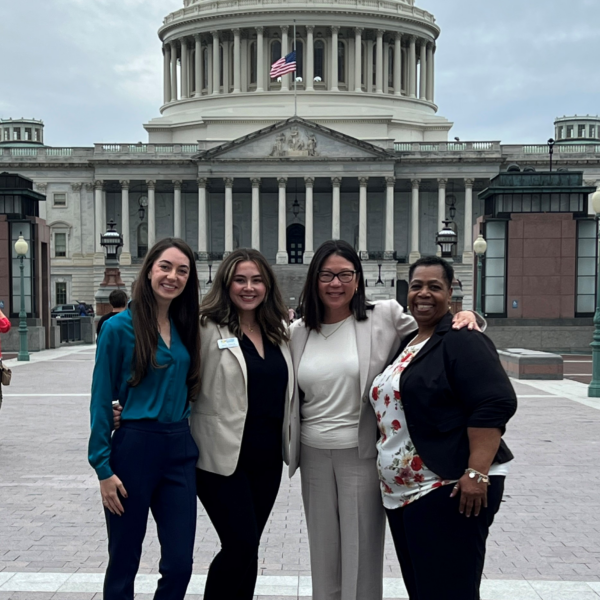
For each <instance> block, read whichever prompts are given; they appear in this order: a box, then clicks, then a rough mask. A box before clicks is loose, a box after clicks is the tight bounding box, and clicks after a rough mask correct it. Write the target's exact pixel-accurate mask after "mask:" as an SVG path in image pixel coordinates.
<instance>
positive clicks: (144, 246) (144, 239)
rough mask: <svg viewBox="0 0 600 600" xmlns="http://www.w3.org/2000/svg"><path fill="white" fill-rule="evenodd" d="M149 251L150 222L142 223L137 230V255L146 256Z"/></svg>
mask: <svg viewBox="0 0 600 600" xmlns="http://www.w3.org/2000/svg"><path fill="white" fill-rule="evenodd" d="M147 252H148V223H146V222H144V223H140V224H139V225H138V230H137V257H138V258H144V256H146V253H147Z"/></svg>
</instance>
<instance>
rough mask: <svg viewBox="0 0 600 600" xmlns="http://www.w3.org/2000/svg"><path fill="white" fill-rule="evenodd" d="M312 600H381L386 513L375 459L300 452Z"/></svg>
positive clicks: (354, 453)
mask: <svg viewBox="0 0 600 600" xmlns="http://www.w3.org/2000/svg"><path fill="white" fill-rule="evenodd" d="M300 477H301V483H302V499H303V501H304V512H305V513H306V523H307V529H308V543H309V548H310V568H311V572H312V586H313V592H312V593H313V595H312V598H313V600H381V598H382V596H383V549H384V542H385V512H384V510H383V504H382V502H381V493H380V491H379V478H378V475H377V464H376V459H375V458H369V459H361V458H359V457H358V448H350V449H347V450H318V449H316V448H311V447H310V446H305V445H304V444H302V447H301V450H300Z"/></svg>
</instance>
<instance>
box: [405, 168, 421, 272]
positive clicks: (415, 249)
mask: <svg viewBox="0 0 600 600" xmlns="http://www.w3.org/2000/svg"><path fill="white" fill-rule="evenodd" d="M410 182H411V185H412V199H411V204H410V255H409V258H408V262H409V263H411V264H412V263H414V262H415V261H416V260H417V259H419V258H421V254H420V253H419V185H420V184H421V180H420V179H411V180H410Z"/></svg>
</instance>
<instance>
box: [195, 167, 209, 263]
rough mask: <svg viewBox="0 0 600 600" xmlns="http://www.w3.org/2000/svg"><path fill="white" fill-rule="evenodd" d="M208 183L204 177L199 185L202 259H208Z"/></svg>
mask: <svg viewBox="0 0 600 600" xmlns="http://www.w3.org/2000/svg"><path fill="white" fill-rule="evenodd" d="M206 182H207V180H206V179H205V178H204V177H200V178H199V179H198V180H197V183H198V255H199V257H200V259H206V258H208V236H207V235H206V234H207V223H206Z"/></svg>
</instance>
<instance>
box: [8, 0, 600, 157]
mask: <svg viewBox="0 0 600 600" xmlns="http://www.w3.org/2000/svg"><path fill="white" fill-rule="evenodd" d="M417 4H418V6H420V7H422V8H424V9H426V10H429V11H430V12H432V13H433V14H434V15H435V17H436V19H437V22H438V24H439V25H440V27H441V28H442V34H441V37H440V39H439V40H438V50H437V54H436V102H437V104H438V106H439V114H440V115H443V116H445V117H447V118H448V119H449V120H451V121H453V122H454V128H453V129H452V131H451V135H450V137H451V138H452V137H454V136H459V137H460V138H461V139H462V140H488V141H489V140H500V141H502V142H504V143H543V142H545V141H546V140H547V139H548V138H549V137H550V136H552V135H553V134H554V132H553V121H554V118H555V117H557V116H562V115H564V114H567V115H571V114H580V115H582V114H583V115H585V114H594V115H595V114H598V113H600V108H599V105H600V68H599V67H600V0H569V2H564V0H504V1H502V2H499V1H497V0H496V1H490V0H417ZM182 6H183V0H21V1H16V0H3V2H2V13H1V20H2V34H1V35H0V73H1V77H0V117H1V118H8V117H21V116H23V117H35V118H38V119H43V121H44V123H45V126H46V127H45V131H46V134H45V135H46V143H47V144H49V145H53V146H90V145H91V144H93V143H94V142H138V141H146V140H147V134H146V132H145V130H144V129H143V127H142V123H144V122H146V121H148V120H149V119H151V118H153V117H155V116H158V114H159V113H158V108H159V106H160V104H161V102H162V53H161V46H160V42H159V40H158V37H157V35H156V31H157V29H158V27H159V26H160V24H161V23H162V19H163V18H164V16H165V15H166V14H168V13H169V12H171V11H173V10H177V9H178V8H181V7H182Z"/></svg>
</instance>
